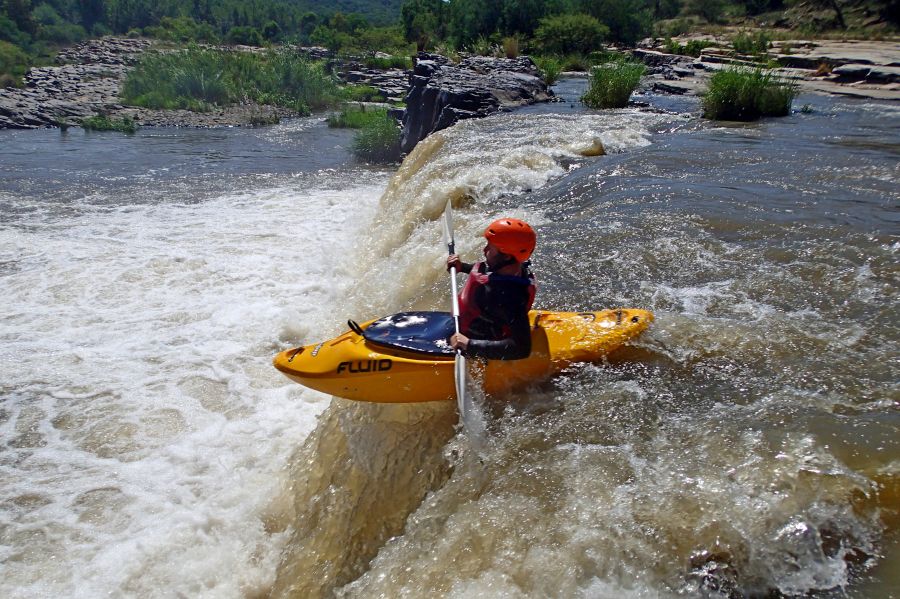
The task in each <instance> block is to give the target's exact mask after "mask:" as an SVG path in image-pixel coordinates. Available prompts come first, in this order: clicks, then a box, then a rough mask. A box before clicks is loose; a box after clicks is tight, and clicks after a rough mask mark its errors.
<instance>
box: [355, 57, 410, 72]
mask: <svg viewBox="0 0 900 599" xmlns="http://www.w3.org/2000/svg"><path fill="white" fill-rule="evenodd" d="M363 64H364V65H366V67H367V68H370V69H381V70H385V71H386V70H388V69H411V68H412V66H413V65H412V58H410V57H409V56H388V57H381V56H367V57H366V58H364V59H363Z"/></svg>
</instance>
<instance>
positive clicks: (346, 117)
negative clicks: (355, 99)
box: [327, 106, 388, 129]
mask: <svg viewBox="0 0 900 599" xmlns="http://www.w3.org/2000/svg"><path fill="white" fill-rule="evenodd" d="M387 117H388V113H387V110H386V109H384V108H366V107H364V106H363V107H358V106H348V107H346V108H344V109H343V110H341V111H340V112H339V113H337V114H333V115H331V116H329V117H328V119H327V120H328V126H329V127H337V128H345V129H365V128H366V127H369V126H370V125H372V124H373V123H376V122H378V121H382V120H384V119H386V118H387Z"/></svg>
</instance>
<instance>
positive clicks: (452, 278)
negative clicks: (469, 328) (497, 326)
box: [447, 240, 460, 353]
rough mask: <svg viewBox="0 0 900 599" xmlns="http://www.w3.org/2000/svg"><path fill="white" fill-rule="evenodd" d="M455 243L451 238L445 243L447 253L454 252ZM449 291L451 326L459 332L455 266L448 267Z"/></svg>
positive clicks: (451, 253)
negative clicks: (451, 313)
mask: <svg viewBox="0 0 900 599" xmlns="http://www.w3.org/2000/svg"><path fill="white" fill-rule="evenodd" d="M455 245H456V244H454V243H453V241H452V240H451V241H450V242H449V243H447V251H448V252H449V253H450V254H449V255H451V256H452V255H453V254H455V253H456V249H455V247H454V246H455ZM450 292H451V294H452V296H453V326H454V327H455V328H456V332H457V333H459V296H458V295H457V292H456V267H455V266H451V267H450ZM457 353H460V352H459V350H457Z"/></svg>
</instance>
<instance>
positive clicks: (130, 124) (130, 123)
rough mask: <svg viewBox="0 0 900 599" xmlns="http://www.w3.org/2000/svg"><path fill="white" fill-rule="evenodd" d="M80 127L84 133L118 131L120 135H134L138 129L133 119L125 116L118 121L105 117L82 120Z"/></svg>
mask: <svg viewBox="0 0 900 599" xmlns="http://www.w3.org/2000/svg"><path fill="white" fill-rule="evenodd" d="M81 127H82V128H83V129H84V130H85V131H120V132H121V133H135V132H136V131H137V129H138V126H137V124H136V123H135V122H134V119H131V118H129V117H127V116H123V117H122V118H120V119H111V118H109V117H108V116H105V115H100V116H91V117H87V118H85V119H82V120H81Z"/></svg>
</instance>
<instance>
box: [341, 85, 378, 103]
mask: <svg viewBox="0 0 900 599" xmlns="http://www.w3.org/2000/svg"><path fill="white" fill-rule="evenodd" d="M342 91H343V93H344V97H345V98H346V99H347V100H349V101H351V102H384V101H385V97H384V96H383V95H381V92H379V91H378V90H377V89H375V88H374V87H371V86H369V85H348V86H346V87H344V88H343V90H342Z"/></svg>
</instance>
